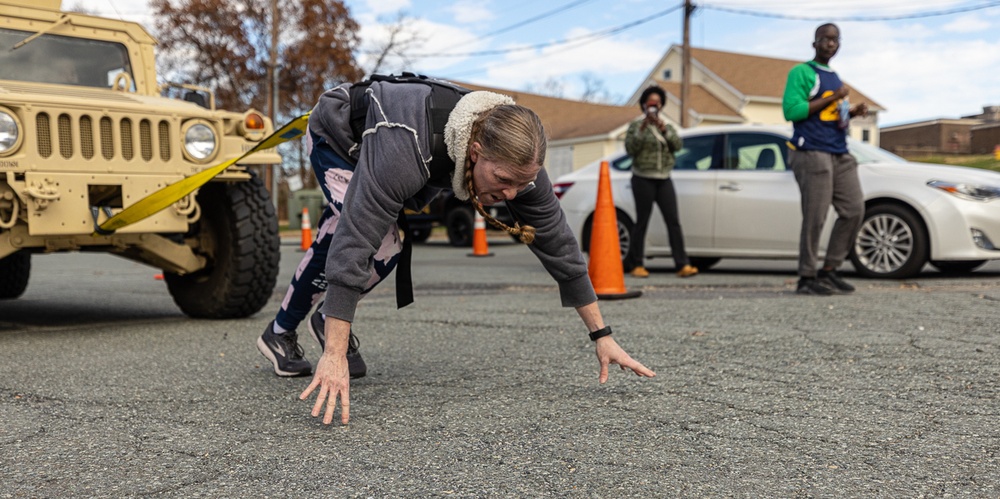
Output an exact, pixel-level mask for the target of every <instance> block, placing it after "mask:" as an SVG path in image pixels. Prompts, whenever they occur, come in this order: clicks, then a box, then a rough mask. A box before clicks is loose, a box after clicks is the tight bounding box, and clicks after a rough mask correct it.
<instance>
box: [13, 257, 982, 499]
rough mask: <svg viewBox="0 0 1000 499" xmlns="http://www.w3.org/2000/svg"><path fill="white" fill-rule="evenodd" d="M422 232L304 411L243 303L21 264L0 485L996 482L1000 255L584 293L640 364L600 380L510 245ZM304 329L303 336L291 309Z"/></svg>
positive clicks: (563, 490)
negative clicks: (964, 265)
mask: <svg viewBox="0 0 1000 499" xmlns="http://www.w3.org/2000/svg"><path fill="white" fill-rule="evenodd" d="M490 250H491V251H492V252H493V253H494V256H492V257H470V256H467V255H468V253H469V250H468V249H463V248H452V247H449V246H447V245H446V244H443V243H432V244H427V245H421V246H418V247H416V249H415V252H414V282H415V295H416V302H415V303H414V304H413V305H410V306H409V307H406V308H404V309H402V310H398V311H397V310H396V307H395V299H394V294H393V286H392V278H390V279H389V281H388V282H386V283H384V284H383V285H382V286H380V288H378V289H376V290H375V291H374V292H372V293H371V295H370V296H368V297H367V298H366V299H365V300H363V302H362V305H361V307H360V308H359V310H358V316H357V320H356V322H355V332H356V333H357V334H358V336H359V337H360V340H361V352H362V353H363V355H364V358H365V360H366V361H367V363H368V366H369V372H368V376H367V377H365V378H363V379H360V380H356V381H355V382H354V383H352V387H351V388H352V390H351V403H352V406H351V422H350V424H349V425H348V426H342V425H339V424H335V425H331V426H324V425H322V424H321V422H320V421H319V420H317V419H313V418H312V417H310V415H309V411H310V409H311V406H312V404H311V403H307V402H302V401H299V400H298V398H297V397H298V394H299V393H300V392H301V390H302V389H303V388H305V386H306V385H307V384H308V378H294V379H286V378H278V377H276V376H274V375H273V373H272V371H271V370H270V365H269V364H268V363H267V362H266V361H265V359H264V358H263V357H262V356H261V355H260V354H259V353H258V352H257V350H256V348H255V346H254V343H255V341H256V338H257V336H258V335H259V334H260V333H261V331H262V330H263V329H264V327H265V326H266V325H267V323H268V322H269V321H270V320H271V319H272V318H273V315H274V313H275V312H276V311H277V309H278V307H279V305H280V302H281V299H282V296H283V293H284V291H285V290H286V289H287V286H288V282H289V279H290V276H291V274H292V272H293V271H294V269H295V266H296V265H297V263H298V260H299V259H300V258H301V256H302V253H301V252H300V251H299V250H298V245H297V241H292V240H288V241H286V244H285V245H284V246H283V247H282V272H281V275H280V276H279V278H278V286H277V288H276V289H275V292H274V295H273V297H272V299H271V301H270V302H269V303H268V305H267V306H266V307H265V309H264V310H263V311H261V312H260V313H258V314H256V315H254V316H253V317H250V318H247V319H242V320H225V321H201V320H192V319H189V318H187V317H185V316H184V315H183V314H181V313H180V311H179V310H178V309H177V308H176V306H175V305H174V304H173V302H172V300H171V298H170V296H169V293H168V292H167V290H166V286H165V284H164V283H163V281H160V280H157V279H155V278H154V276H155V275H156V274H157V273H158V271H157V270H155V269H151V268H149V267H145V266H142V265H139V264H135V263H132V262H130V261H128V260H123V259H120V258H116V257H112V256H108V255H96V254H60V255H48V256H36V257H35V258H34V260H33V263H34V266H33V274H32V280H31V283H30V285H29V288H28V291H27V292H26V293H25V295H24V296H23V297H21V298H20V299H18V300H13V301H3V302H0V417H2V420H3V424H2V425H0V497H3V498H6V497H133V496H153V497H158V496H164V497H427V496H430V497H892V498H897V497H991V498H996V497H1000V456H998V449H1000V425H998V420H1000V400H998V393H1000V391H998V387H1000V362H998V361H1000V348H998V346H1000V310H998V306H997V301H998V300H1000V280H998V278H1000V264H993V263H991V264H990V265H988V266H987V267H985V268H984V269H982V270H980V271H978V272H975V273H973V274H971V275H969V276H948V275H942V274H939V273H937V272H934V271H932V270H930V269H928V271H926V272H925V273H924V274H922V275H920V276H919V277H917V278H915V279H908V280H905V281H883V280H869V279H862V278H859V277H857V276H854V275H853V274H852V273H851V272H850V268H849V265H848V266H847V269H846V270H847V272H846V276H847V277H848V279H849V280H850V281H851V282H853V283H854V284H855V285H857V286H858V291H857V292H856V293H854V294H852V295H847V296H835V297H827V298H823V297H802V296H797V295H795V294H794V292H793V291H794V282H795V275H794V262H787V261H785V262H761V261H744V262H740V261H723V262H722V263H721V264H720V265H719V266H718V267H717V268H716V269H713V270H712V271H709V272H704V273H702V274H700V275H698V276H697V277H694V278H690V279H679V278H677V277H676V276H675V275H674V274H673V271H672V268H671V265H670V264H669V262H660V261H655V262H654V263H653V265H651V268H652V270H653V273H652V275H651V276H650V277H649V278H648V279H635V278H632V277H626V279H625V282H626V286H627V287H628V289H629V290H641V291H642V292H643V294H642V296H641V297H640V298H635V299H630V300H620V301H602V303H601V309H602V312H603V314H604V317H605V319H606V321H607V322H608V323H609V324H611V325H612V326H613V327H614V331H615V333H614V337H615V338H616V339H617V340H618V342H619V343H620V344H621V345H623V346H624V348H625V349H626V350H628V351H629V353H631V354H632V355H633V356H634V357H635V358H636V359H638V360H640V361H641V362H643V363H645V364H646V365H647V366H649V367H651V368H652V369H654V370H655V371H656V372H657V377H656V378H653V379H640V378H637V377H635V376H633V375H631V374H627V373H622V372H621V371H618V370H617V369H616V370H614V371H613V372H612V373H611V379H610V380H609V382H608V383H607V384H605V385H599V384H598V383H597V367H598V365H597V361H596V359H595V356H594V349H593V345H592V343H591V342H590V341H589V339H588V338H587V335H586V333H587V331H586V330H585V329H584V327H583V326H582V323H581V322H580V320H579V319H578V317H577V316H576V314H575V313H574V311H573V310H572V309H564V308H560V307H559V298H558V293H557V289H556V286H555V284H554V282H553V281H552V279H551V278H550V277H549V276H548V275H547V274H546V273H545V271H544V269H542V267H541V266H540V265H539V264H538V262H537V260H535V259H534V257H533V256H532V255H531V253H530V252H529V251H527V250H526V249H525V248H523V247H521V246H520V245H517V244H515V243H512V242H510V241H509V240H506V239H503V238H492V239H491V240H490ZM300 333H301V338H300V340H301V343H302V344H303V346H304V348H305V352H306V356H307V358H309V359H311V360H313V361H315V360H316V359H317V358H318V357H319V353H320V352H319V349H318V347H317V346H316V344H315V342H313V341H312V339H311V338H309V335H308V332H307V330H306V329H305V327H304V325H303V327H302V328H300Z"/></svg>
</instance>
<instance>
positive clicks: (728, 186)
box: [719, 183, 743, 192]
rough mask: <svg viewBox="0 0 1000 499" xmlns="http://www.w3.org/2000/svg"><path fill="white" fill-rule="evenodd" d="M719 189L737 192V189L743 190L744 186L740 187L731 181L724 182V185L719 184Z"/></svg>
mask: <svg viewBox="0 0 1000 499" xmlns="http://www.w3.org/2000/svg"><path fill="white" fill-rule="evenodd" d="M719 190H720V191H733V192H737V191H742V190H743V188H742V187H740V185H739V184H733V183H729V184H722V185H720V186H719Z"/></svg>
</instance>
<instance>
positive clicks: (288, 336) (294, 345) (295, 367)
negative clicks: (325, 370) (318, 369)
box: [257, 321, 312, 376]
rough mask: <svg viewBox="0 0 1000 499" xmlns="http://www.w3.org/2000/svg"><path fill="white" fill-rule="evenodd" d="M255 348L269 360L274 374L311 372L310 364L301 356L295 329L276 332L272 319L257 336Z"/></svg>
mask: <svg viewBox="0 0 1000 499" xmlns="http://www.w3.org/2000/svg"><path fill="white" fill-rule="evenodd" d="M257 350H260V353H261V354H262V355H263V356H264V357H267V359H268V360H270V361H271V364H273V365H274V374H277V375H278V376H306V375H309V374H311V373H312V364H310V363H309V361H308V360H306V359H305V358H303V357H302V347H301V346H300V345H299V337H298V335H297V334H295V331H285V332H284V333H282V334H276V333H275V332H274V321H271V323H270V324H268V325H267V329H265V330H264V334H262V335H260V338H257Z"/></svg>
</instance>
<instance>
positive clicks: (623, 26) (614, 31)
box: [408, 4, 684, 58]
mask: <svg viewBox="0 0 1000 499" xmlns="http://www.w3.org/2000/svg"><path fill="white" fill-rule="evenodd" d="M683 6H684V5H683V4H677V5H675V6H673V7H671V8H669V9H667V10H663V11H660V12H657V13H655V14H652V15H649V16H646V17H644V18H642V19H638V20H635V21H632V22H629V23H625V24H621V25H618V26H615V27H612V28H608V29H605V30H602V31H595V32H593V33H588V34H586V35H581V36H577V37H573V38H563V39H562V40H556V41H553V42H545V43H536V44H534V45H528V46H524V47H514V48H509V49H495V50H477V51H472V52H443V53H438V54H408V57H414V58H430V57H479V56H486V55H501V54H510V53H513V52H524V51H526V50H536V49H540V48H546V47H552V46H556V45H564V44H567V43H573V42H579V41H583V40H587V41H588V43H589V42H590V41H595V40H598V39H601V38H605V37H608V36H612V35H616V34H618V33H621V32H622V31H625V30H628V29H631V28H634V27H636V26H639V25H642V24H646V23H648V22H650V21H653V20H656V19H659V18H661V17H663V16H665V15H667V14H670V13H672V12H674V11H676V10H679V9H680V8H681V7H683ZM581 45H582V44H581Z"/></svg>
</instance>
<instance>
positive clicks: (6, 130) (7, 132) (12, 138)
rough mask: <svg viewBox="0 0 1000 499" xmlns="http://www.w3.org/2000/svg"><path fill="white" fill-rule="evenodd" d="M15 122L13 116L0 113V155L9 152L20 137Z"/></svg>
mask: <svg viewBox="0 0 1000 499" xmlns="http://www.w3.org/2000/svg"><path fill="white" fill-rule="evenodd" d="M20 134H21V133H20V130H19V129H18V127H17V120H15V119H14V117H13V116H11V115H10V114H7V113H5V112H3V111H0V154H3V153H5V152H7V151H10V150H11V149H12V148H13V147H14V146H15V145H16V144H17V138H18V137H19V136H20Z"/></svg>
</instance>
